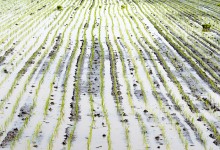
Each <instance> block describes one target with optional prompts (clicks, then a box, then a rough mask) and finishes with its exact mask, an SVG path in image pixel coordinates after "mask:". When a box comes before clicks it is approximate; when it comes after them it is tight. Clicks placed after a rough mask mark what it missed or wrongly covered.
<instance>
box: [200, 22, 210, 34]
mask: <svg viewBox="0 0 220 150" xmlns="http://www.w3.org/2000/svg"><path fill="white" fill-rule="evenodd" d="M202 28H203V29H202V31H204V32H207V31H210V28H211V25H210V24H203V25H202Z"/></svg>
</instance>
